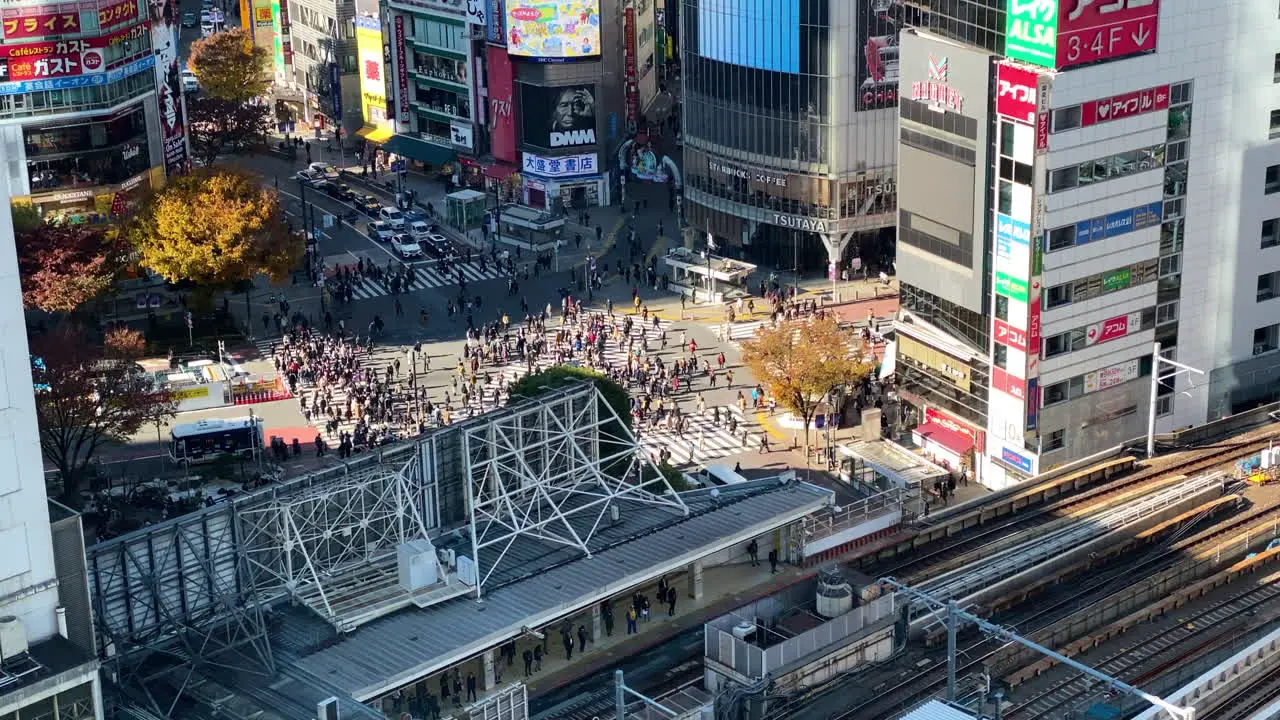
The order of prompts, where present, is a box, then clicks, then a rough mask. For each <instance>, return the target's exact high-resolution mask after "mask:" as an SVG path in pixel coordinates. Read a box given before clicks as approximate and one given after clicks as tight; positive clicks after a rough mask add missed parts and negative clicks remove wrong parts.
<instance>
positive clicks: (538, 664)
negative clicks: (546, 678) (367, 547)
mask: <svg viewBox="0 0 1280 720" xmlns="http://www.w3.org/2000/svg"><path fill="white" fill-rule="evenodd" d="M533 671H534V672H542V646H541V645H534V646H533Z"/></svg>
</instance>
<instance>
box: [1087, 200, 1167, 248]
mask: <svg viewBox="0 0 1280 720" xmlns="http://www.w3.org/2000/svg"><path fill="white" fill-rule="evenodd" d="M1163 215H1164V203H1158V202H1154V203H1150V204H1148V205H1139V206H1138V207H1135V208H1129V209H1128V210H1121V211H1120V212H1113V213H1111V214H1110V215H1103V216H1101V217H1096V218H1090V219H1088V220H1084V221H1081V222H1078V223H1076V245H1086V244H1088V243H1091V242H1098V241H1099V240H1106V239H1107V238H1113V237H1116V236H1117V235H1124V234H1125V233H1131V232H1134V231H1136V230H1142V229H1143V228H1149V227H1154V226H1156V225H1159V224H1160V221H1161V220H1162V219H1163V218H1162V216H1163Z"/></svg>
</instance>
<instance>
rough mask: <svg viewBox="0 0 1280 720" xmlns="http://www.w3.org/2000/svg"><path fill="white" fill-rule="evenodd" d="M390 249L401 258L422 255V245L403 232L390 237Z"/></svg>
mask: <svg viewBox="0 0 1280 720" xmlns="http://www.w3.org/2000/svg"><path fill="white" fill-rule="evenodd" d="M391 249H392V250H395V251H396V252H397V253H398V254H399V255H400V257H402V258H416V257H422V246H420V245H418V241H417V240H414V239H413V238H412V237H411V236H409V235H406V234H404V233H401V234H399V235H396V236H395V237H393V238H391Z"/></svg>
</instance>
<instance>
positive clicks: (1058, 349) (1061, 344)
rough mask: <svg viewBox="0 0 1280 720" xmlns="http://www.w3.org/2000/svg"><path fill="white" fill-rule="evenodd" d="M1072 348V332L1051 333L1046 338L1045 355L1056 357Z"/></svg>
mask: <svg viewBox="0 0 1280 720" xmlns="http://www.w3.org/2000/svg"><path fill="white" fill-rule="evenodd" d="M1070 350H1071V337H1070V333H1060V334H1058V335H1051V336H1049V337H1047V338H1045V339H1044V356H1045V357H1046V358H1051V357H1056V356H1058V355H1062V354H1063V353H1066V352H1069V351H1070Z"/></svg>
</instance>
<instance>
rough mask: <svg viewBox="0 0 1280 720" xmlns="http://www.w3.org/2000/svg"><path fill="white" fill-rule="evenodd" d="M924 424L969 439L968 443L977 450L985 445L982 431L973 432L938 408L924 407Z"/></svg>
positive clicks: (970, 427) (966, 424)
mask: <svg viewBox="0 0 1280 720" xmlns="http://www.w3.org/2000/svg"><path fill="white" fill-rule="evenodd" d="M924 422H925V424H928V423H933V424H935V425H938V426H940V427H944V428H946V429H947V430H950V431H951V432H953V433H957V434H959V435H963V436H965V437H967V438H969V442H971V443H973V446H974V447H975V448H977V449H979V450H981V449H982V448H983V446H985V445H986V438H985V437H983V436H984V435H985V433H984V432H983V431H981V430H975V429H974V428H973V426H971V425H969V424H968V423H964V422H961V421H959V420H957V419H955V418H954V417H952V416H951V415H949V414H947V413H945V412H943V411H941V410H939V409H938V408H935V407H925V409H924Z"/></svg>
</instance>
